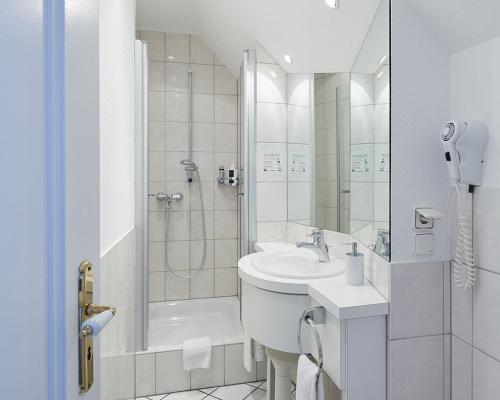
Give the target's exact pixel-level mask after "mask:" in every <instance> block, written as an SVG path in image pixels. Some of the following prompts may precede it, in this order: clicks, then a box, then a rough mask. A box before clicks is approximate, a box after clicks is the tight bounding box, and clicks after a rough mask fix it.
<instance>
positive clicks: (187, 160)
mask: <svg viewBox="0 0 500 400" xmlns="http://www.w3.org/2000/svg"><path fill="white" fill-rule="evenodd" d="M180 164H181V165H184V166H185V167H186V171H198V166H197V165H196V164H195V163H194V161H193V160H191V159H190V158H185V159H184V160H181V162H180Z"/></svg>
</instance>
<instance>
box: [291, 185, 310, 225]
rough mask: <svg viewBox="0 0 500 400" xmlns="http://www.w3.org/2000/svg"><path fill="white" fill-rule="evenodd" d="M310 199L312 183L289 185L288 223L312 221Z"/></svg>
mask: <svg viewBox="0 0 500 400" xmlns="http://www.w3.org/2000/svg"><path fill="white" fill-rule="evenodd" d="M310 197H311V187H310V182H289V183H288V205H287V209H288V216H287V219H288V221H295V220H304V219H306V220H309V219H310V217H311V216H310V212H311V205H310V201H311V200H310Z"/></svg>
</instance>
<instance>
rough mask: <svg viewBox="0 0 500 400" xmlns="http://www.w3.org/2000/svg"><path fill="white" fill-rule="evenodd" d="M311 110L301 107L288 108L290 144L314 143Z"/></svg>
mask: <svg viewBox="0 0 500 400" xmlns="http://www.w3.org/2000/svg"><path fill="white" fill-rule="evenodd" d="M310 118H311V114H310V109H309V108H305V107H299V106H291V105H289V106H287V137H288V142H289V143H306V144H309V143H311V142H312V134H313V133H312V131H311V124H310V121H311V119H310Z"/></svg>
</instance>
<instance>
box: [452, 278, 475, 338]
mask: <svg viewBox="0 0 500 400" xmlns="http://www.w3.org/2000/svg"><path fill="white" fill-rule="evenodd" d="M451 332H452V333H453V335H455V336H457V337H459V338H460V339H462V340H464V341H465V342H467V343H470V344H472V291H471V290H463V289H460V288H457V286H456V285H455V284H454V283H453V282H452V285H451Z"/></svg>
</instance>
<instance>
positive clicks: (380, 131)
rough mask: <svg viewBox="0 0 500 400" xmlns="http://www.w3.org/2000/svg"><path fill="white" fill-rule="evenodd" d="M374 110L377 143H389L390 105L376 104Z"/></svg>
mask: <svg viewBox="0 0 500 400" xmlns="http://www.w3.org/2000/svg"><path fill="white" fill-rule="evenodd" d="M374 110H375V111H374V129H375V142H376V143H382V142H385V143H387V142H389V133H390V121H389V119H390V112H389V110H390V106H389V104H376V105H375V107H374ZM352 112H353V110H351V113H352ZM351 115H352V114H351ZM351 119H352V118H351Z"/></svg>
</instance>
